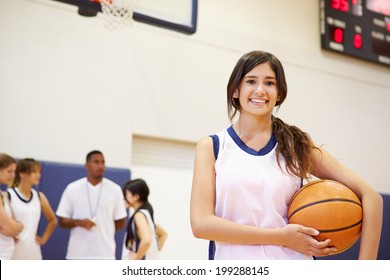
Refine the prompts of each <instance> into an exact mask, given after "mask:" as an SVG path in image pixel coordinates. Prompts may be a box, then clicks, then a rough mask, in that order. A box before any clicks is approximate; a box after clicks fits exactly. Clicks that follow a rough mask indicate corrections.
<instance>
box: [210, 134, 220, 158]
mask: <svg viewBox="0 0 390 280" xmlns="http://www.w3.org/2000/svg"><path fill="white" fill-rule="evenodd" d="M210 137H211V139H212V140H213V151H214V157H215V160H217V158H218V152H219V138H218V135H217V134H213V135H210Z"/></svg>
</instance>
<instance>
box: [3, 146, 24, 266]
mask: <svg viewBox="0 0 390 280" xmlns="http://www.w3.org/2000/svg"><path fill="white" fill-rule="evenodd" d="M15 169H16V160H15V159H14V158H13V157H11V156H9V155H7V154H4V153H0V185H2V184H9V183H10V181H12V179H13V178H14V177H15ZM22 229H23V224H22V223H20V222H18V221H16V220H15V219H14V216H13V213H12V208H11V206H10V203H9V199H8V196H7V195H6V193H5V194H3V191H2V190H0V260H9V259H10V258H11V257H12V254H13V252H14V249H15V240H14V237H15V236H17V234H19V232H21V230H22Z"/></svg>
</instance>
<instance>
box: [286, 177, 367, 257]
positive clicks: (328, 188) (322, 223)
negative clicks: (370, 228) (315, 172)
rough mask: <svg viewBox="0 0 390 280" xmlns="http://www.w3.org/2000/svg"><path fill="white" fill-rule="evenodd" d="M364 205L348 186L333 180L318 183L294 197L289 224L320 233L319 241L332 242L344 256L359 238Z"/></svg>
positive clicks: (331, 244) (308, 186)
mask: <svg viewBox="0 0 390 280" xmlns="http://www.w3.org/2000/svg"><path fill="white" fill-rule="evenodd" d="M362 219H363V211H362V204H361V202H360V200H359V198H358V197H357V195H356V194H355V193H354V192H353V191H352V190H351V189H350V188H348V187H346V186H345V185H343V184H341V183H339V182H336V181H332V180H317V181H314V182H311V183H309V184H307V185H305V186H303V187H302V188H301V189H300V190H299V191H298V192H296V193H295V195H294V196H293V197H292V199H291V201H290V205H289V209H288V221H289V223H290V224H300V225H303V226H307V227H311V228H315V229H317V230H318V231H319V232H320V234H319V235H317V236H315V238H316V239H317V240H319V241H324V240H326V239H330V240H331V243H330V245H329V246H335V247H336V248H337V250H338V251H337V252H336V254H338V253H341V252H343V251H345V250H347V249H348V248H350V247H351V246H352V245H353V244H354V243H355V242H356V241H357V240H358V238H359V236H360V230H361V226H362Z"/></svg>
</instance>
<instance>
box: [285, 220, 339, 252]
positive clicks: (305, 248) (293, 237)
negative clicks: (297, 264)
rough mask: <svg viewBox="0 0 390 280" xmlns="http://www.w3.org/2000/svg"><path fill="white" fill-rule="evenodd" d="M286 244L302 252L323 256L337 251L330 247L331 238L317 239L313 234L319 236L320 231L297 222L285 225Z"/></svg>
mask: <svg viewBox="0 0 390 280" xmlns="http://www.w3.org/2000/svg"><path fill="white" fill-rule="evenodd" d="M283 232H284V237H283V239H284V244H283V246H286V247H288V248H290V249H293V250H295V251H298V252H300V253H303V254H306V255H311V256H316V257H322V256H327V255H330V254H334V253H335V252H337V249H336V248H335V247H328V246H329V243H330V239H327V240H325V241H317V240H316V239H314V237H313V236H317V235H318V234H319V231H318V230H316V229H314V228H309V227H305V226H302V225H297V224H288V225H286V226H285V227H284V231H283Z"/></svg>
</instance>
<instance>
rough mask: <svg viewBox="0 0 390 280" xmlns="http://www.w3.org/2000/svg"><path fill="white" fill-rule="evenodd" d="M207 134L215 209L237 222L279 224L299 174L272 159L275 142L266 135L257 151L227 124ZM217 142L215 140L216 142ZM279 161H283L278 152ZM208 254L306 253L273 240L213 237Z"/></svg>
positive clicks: (299, 256) (226, 256)
mask: <svg viewBox="0 0 390 280" xmlns="http://www.w3.org/2000/svg"><path fill="white" fill-rule="evenodd" d="M217 137H218V140H216V137H215V136H214V137H213V141H214V149H215V150H214V152H215V154H216V162H215V171H216V205H215V214H216V215H217V216H219V217H222V218H224V219H227V220H230V221H234V222H236V223H239V224H245V225H251V226H256V227H260V228H282V227H284V226H285V225H286V224H287V222H288V221H287V208H288V204H289V202H290V199H291V198H292V196H293V194H294V193H295V192H296V191H297V190H298V189H299V188H300V186H301V178H299V177H297V176H295V175H290V174H289V173H288V172H287V171H286V170H283V171H282V170H281V169H280V167H279V165H278V163H277V160H276V151H275V150H276V147H277V142H276V139H275V137H274V135H272V137H271V139H270V140H269V142H268V143H267V145H266V146H265V147H264V148H262V149H261V150H260V151H255V150H253V149H252V148H250V147H248V146H246V144H245V143H244V142H243V141H242V140H241V139H240V138H239V136H238V135H237V134H236V132H235V131H234V129H233V127H232V126H231V127H229V128H228V129H225V130H224V131H222V132H220V133H218V134H217ZM218 142H219V143H218ZM280 163H281V166H285V161H284V159H283V158H281V159H280ZM214 259H252V260H255V259H256V260H257V259H312V257H311V256H307V255H303V254H300V253H298V252H296V251H293V250H291V249H289V248H286V247H283V246H276V245H239V244H228V243H222V242H216V243H215V256H214Z"/></svg>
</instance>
